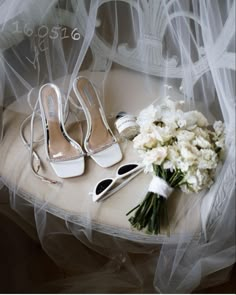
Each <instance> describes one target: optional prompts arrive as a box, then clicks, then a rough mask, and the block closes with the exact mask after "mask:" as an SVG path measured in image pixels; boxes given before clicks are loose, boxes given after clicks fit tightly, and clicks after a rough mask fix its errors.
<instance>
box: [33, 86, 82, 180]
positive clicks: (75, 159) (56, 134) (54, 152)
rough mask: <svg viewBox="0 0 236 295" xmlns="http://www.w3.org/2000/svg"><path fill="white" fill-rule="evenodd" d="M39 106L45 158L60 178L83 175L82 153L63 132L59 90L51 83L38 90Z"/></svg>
mask: <svg viewBox="0 0 236 295" xmlns="http://www.w3.org/2000/svg"><path fill="white" fill-rule="evenodd" d="M39 106H40V111H41V118H42V123H43V131H44V139H45V150H46V155H47V158H48V160H49V162H50V164H51V166H52V168H53V170H54V171H55V173H56V175H57V176H59V177H60V178H68V177H74V176H79V175H81V174H83V173H84V153H83V150H82V148H81V146H80V145H79V144H78V143H77V142H75V141H74V140H73V139H72V138H70V137H69V135H68V134H67V132H66V130H65V126H64V120H63V114H62V101H61V93H60V90H59V88H58V87H57V86H56V85H54V84H51V83H48V84H45V85H43V86H42V87H41V88H40V90H39Z"/></svg>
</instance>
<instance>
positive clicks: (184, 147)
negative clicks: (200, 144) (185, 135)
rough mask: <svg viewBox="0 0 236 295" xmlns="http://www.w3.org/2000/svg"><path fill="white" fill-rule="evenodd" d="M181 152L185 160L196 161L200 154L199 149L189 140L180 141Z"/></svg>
mask: <svg viewBox="0 0 236 295" xmlns="http://www.w3.org/2000/svg"><path fill="white" fill-rule="evenodd" d="M179 149H180V154H181V156H182V157H183V159H184V160H185V161H191V162H193V161H195V160H197V158H198V156H199V151H198V149H197V148H196V147H195V146H193V145H191V144H190V143H188V142H180V143H179Z"/></svg>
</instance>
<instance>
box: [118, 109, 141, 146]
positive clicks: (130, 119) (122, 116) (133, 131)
mask: <svg viewBox="0 0 236 295" xmlns="http://www.w3.org/2000/svg"><path fill="white" fill-rule="evenodd" d="M115 126H116V129H117V131H118V132H119V134H120V136H121V137H124V138H126V139H129V140H132V139H133V138H134V137H135V136H136V135H137V134H138V133H139V126H138V124H137V122H136V117H135V116H134V115H132V114H128V113H126V112H119V113H118V114H117V116H116V121H115Z"/></svg>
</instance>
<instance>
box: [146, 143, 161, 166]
mask: <svg viewBox="0 0 236 295" xmlns="http://www.w3.org/2000/svg"><path fill="white" fill-rule="evenodd" d="M166 156H167V148H166V147H156V148H154V149H152V150H149V151H147V152H146V153H145V154H144V157H143V164H144V165H145V166H148V165H150V164H156V165H161V164H162V162H163V161H164V159H165V158H166Z"/></svg>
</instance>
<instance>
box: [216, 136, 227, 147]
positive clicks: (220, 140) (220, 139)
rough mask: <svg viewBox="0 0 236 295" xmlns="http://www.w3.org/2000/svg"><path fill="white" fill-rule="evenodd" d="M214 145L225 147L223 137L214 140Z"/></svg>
mask: <svg viewBox="0 0 236 295" xmlns="http://www.w3.org/2000/svg"><path fill="white" fill-rule="evenodd" d="M216 146H217V147H219V148H221V149H224V147H225V138H224V137H223V136H222V137H220V138H219V140H217V141H216Z"/></svg>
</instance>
